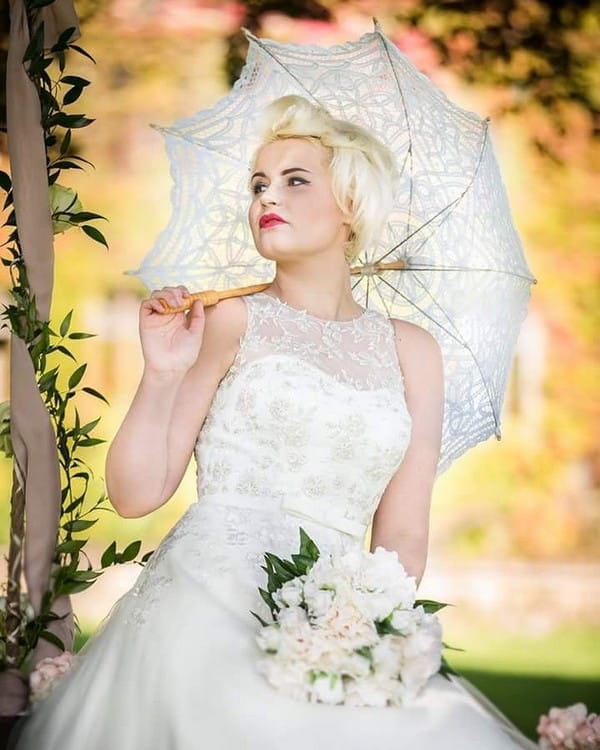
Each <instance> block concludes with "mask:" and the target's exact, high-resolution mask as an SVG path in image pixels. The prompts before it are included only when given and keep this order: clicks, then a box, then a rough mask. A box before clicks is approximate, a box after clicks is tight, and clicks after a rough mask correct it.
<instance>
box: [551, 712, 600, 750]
mask: <svg viewBox="0 0 600 750" xmlns="http://www.w3.org/2000/svg"><path fill="white" fill-rule="evenodd" d="M537 731H538V734H539V736H540V743H539V744H540V747H541V748H543V750H598V748H600V718H599V717H598V716H597V715H596V714H589V715H588V714H587V706H586V705H585V704H584V703H575V704H573V705H572V706H567V707H566V708H551V709H550V711H549V712H548V715H545V714H544V715H542V716H540V721H539V724H538V727H537Z"/></svg>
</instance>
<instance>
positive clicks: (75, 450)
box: [0, 0, 152, 669]
mask: <svg viewBox="0 0 600 750" xmlns="http://www.w3.org/2000/svg"><path fill="white" fill-rule="evenodd" d="M52 2H53V0H29V2H28V3H27V10H28V17H29V22H30V29H32V30H33V33H32V36H31V41H30V43H29V45H28V47H27V50H26V53H25V56H24V59H23V63H24V65H25V66H26V69H27V73H28V76H29V78H30V79H31V81H32V82H33V83H34V84H35V86H36V89H37V91H38V95H39V100H40V110H41V124H42V128H43V131H44V141H45V147H46V167H47V174H48V187H49V202H50V205H51V212H52V222H53V231H54V233H57V232H62V231H65V230H66V229H69V228H72V227H78V228H79V229H81V230H82V231H83V232H84V233H85V234H86V235H87V236H88V237H89V238H91V239H92V240H94V241H95V242H98V243H100V244H102V245H103V246H105V247H106V248H108V243H107V241H106V239H105V237H104V235H103V233H102V232H101V231H100V230H99V229H98V228H97V227H95V226H94V225H93V224H91V223H90V222H94V221H98V220H102V219H104V217H103V216H101V215H100V214H97V213H93V212H90V211H84V210H83V208H82V206H81V202H80V201H79V197H78V195H77V194H76V193H75V192H74V191H73V190H71V189H70V188H67V187H64V186H62V185H60V184H59V183H58V179H59V177H60V175H61V172H62V171H63V170H70V169H83V168H84V166H83V165H90V166H93V165H92V164H91V162H89V161H88V160H87V159H85V158H83V157H82V156H80V155H78V154H76V153H74V149H73V145H72V131H73V130H74V129H81V128H85V127H87V126H88V125H90V124H91V123H92V122H93V119H90V118H88V117H86V116H85V115H84V114H71V113H68V112H66V111H65V110H64V108H65V107H67V106H69V105H71V104H73V103H74V102H76V101H77V100H78V99H79V98H80V96H81V94H82V93H83V91H84V90H85V88H86V87H87V86H89V84H90V81H88V80H87V79H85V78H82V77H81V76H76V75H66V74H65V71H66V67H67V59H68V53H70V52H74V53H77V54H80V55H83V56H85V57H86V58H88V59H90V60H91V61H92V62H95V61H94V59H93V58H92V56H91V55H90V54H89V53H88V52H86V50H85V49H83V48H82V47H80V46H79V45H77V44H74V42H73V37H74V35H75V28H74V27H72V28H68V29H65V30H64V31H63V32H62V33H61V35H60V36H59V38H58V40H57V41H56V43H55V44H54V45H53V46H52V47H51V48H50V49H49V50H46V49H45V48H44V26H43V23H39V24H38V25H37V26H35V20H36V12H37V10H38V9H39V8H40V7H42V6H44V5H50V4H51V3H52ZM51 71H53V72H55V78H54V79H53V78H52V77H51V74H50V72H51ZM0 188H1V189H2V190H3V191H4V192H5V194H6V198H5V201H4V206H3V209H4V210H7V211H8V212H9V213H8V216H7V218H6V221H5V227H6V228H7V229H8V231H9V235H8V239H7V241H6V242H5V243H4V244H5V245H6V246H7V249H6V252H7V255H6V256H5V257H2V258H1V262H2V264H3V265H4V266H6V267H7V268H8V270H9V274H10V279H11V283H12V289H10V294H11V298H12V300H11V302H10V303H9V304H8V305H5V306H4V308H3V310H2V312H1V313H0V317H2V318H4V319H5V321H7V322H5V323H4V324H3V326H2V327H5V328H6V327H8V328H10V329H11V331H12V332H13V334H14V335H16V336H18V337H19V338H21V339H22V340H23V341H24V342H25V343H26V345H27V349H28V351H29V354H30V356H31V361H32V363H33V367H34V370H35V374H36V380H37V384H38V388H39V391H40V394H41V396H42V399H43V402H44V404H45V406H46V408H47V410H48V413H49V415H50V419H51V422H52V425H53V427H54V430H55V434H56V444H57V451H58V460H59V467H60V475H61V514H60V522H59V529H58V533H57V545H56V549H55V555H54V560H53V562H54V566H53V572H52V574H51V578H50V586H49V589H48V591H46V593H45V595H44V596H43V599H42V604H41V608H40V611H39V613H38V614H37V615H34V614H33V612H32V611H31V606H30V605H28V603H27V600H26V597H21V596H20V589H19V585H18V581H17V582H16V584H15V581H14V580H13V581H12V583H13V589H12V591H11V587H10V583H11V574H12V573H14V571H15V570H18V571H19V572H20V560H17V561H15V560H12V561H11V560H10V559H9V590H8V591H7V597H6V607H5V612H4V613H0V615H3V619H2V617H0V626H2V632H0V669H4V668H7V667H17V668H19V669H24V668H26V666H27V659H28V656H29V655H30V654H31V653H32V651H33V650H34V648H35V647H36V645H37V643H38V641H39V639H40V638H43V639H45V640H47V641H49V642H50V643H53V644H54V645H55V646H57V647H58V648H60V649H62V650H65V649H67V648H68V646H67V645H66V644H64V643H63V642H62V641H61V640H60V638H58V636H56V635H55V634H54V633H52V632H51V631H50V630H48V625H49V623H50V622H52V621H53V620H55V619H57V617H58V616H57V615H56V614H55V613H53V612H52V605H53V603H54V601H55V600H56V599H57V598H58V597H59V596H62V595H70V594H75V593H78V592H80V591H83V590H85V589H87V588H89V587H90V586H91V585H92V584H93V583H94V581H95V580H97V579H98V577H99V576H101V575H102V573H103V572H104V571H105V569H106V568H108V567H110V566H112V565H115V564H120V563H127V562H136V563H138V564H140V565H144V564H145V562H146V561H147V560H148V558H149V557H150V555H151V554H152V552H147V553H146V554H144V555H142V556H141V557H140V558H139V559H138V556H139V553H140V549H141V542H140V541H139V540H137V541H133V542H131V543H130V544H128V545H126V546H125V548H124V549H122V550H121V551H117V544H116V542H115V541H113V542H111V543H110V544H109V545H108V547H107V548H106V549H105V550H104V552H103V554H102V557H101V561H100V568H99V569H94V567H93V565H92V563H91V560H90V558H89V556H88V554H87V552H86V550H85V547H86V545H87V544H88V542H89V538H88V537H86V536H85V532H88V531H89V530H90V529H91V527H92V526H93V525H94V524H95V523H97V521H98V512H99V511H103V510H109V511H110V510H112V509H111V508H110V506H109V504H108V498H107V496H106V494H105V493H104V492H101V493H100V494H99V495H95V499H94V498H92V497H91V496H92V494H94V493H92V489H91V484H90V483H91V481H92V480H93V479H94V475H93V471H92V469H91V467H90V466H89V465H88V463H87V462H86V461H85V460H84V459H83V458H82V457H81V451H82V450H85V449H88V448H92V447H94V446H97V445H100V444H101V443H104V442H105V441H104V440H103V439H101V438H99V437H96V433H95V430H96V427H97V425H98V423H99V421H100V417H98V418H96V419H93V420H92V421H90V422H86V423H82V420H81V418H80V415H79V411H78V409H77V407H76V406H75V401H76V400H77V398H78V396H79V394H80V393H82V392H83V393H86V394H88V395H89V396H91V397H93V398H95V399H99V400H101V401H103V402H105V403H106V404H108V401H107V400H106V398H105V397H104V396H103V395H102V393H100V392H99V391H98V390H96V389H94V388H92V387H90V386H87V385H82V381H83V379H84V376H85V372H86V369H87V364H85V363H83V364H80V363H78V361H77V358H76V357H75V355H74V354H73V353H72V352H71V351H70V349H69V347H68V344H69V342H70V341H74V340H78V339H84V338H90V337H92V336H93V335H94V334H90V333H86V332H83V331H73V330H71V322H72V315H73V310H71V311H70V312H69V313H67V315H66V316H65V317H64V319H63V320H62V321H61V322H60V325H59V326H58V331H55V330H54V328H53V327H51V324H50V322H49V321H45V320H40V319H39V318H38V315H37V309H36V300H35V297H34V295H32V294H31V291H30V287H29V284H28V280H27V269H26V266H25V261H24V257H23V253H22V249H21V244H20V240H19V232H18V227H17V221H16V215H15V209H14V199H13V190H12V181H11V178H10V176H9V175H8V174H7V173H6V172H2V171H0ZM72 363H75V365H74V368H73V365H72ZM68 367H71V371H70V372H69V371H68V369H67V368H68ZM9 420H10V417H9V414H8V409H7V408H6V406H4V408H3V409H2V418H1V419H0V447H1V448H2V449H3V451H4V452H5V453H6V455H7V456H10V455H11V454H12V451H11V446H10V438H9ZM13 500H14V495H13ZM14 511H15V508H14V507H13V510H12V512H11V539H12V538H13V536H14V534H15V532H16V534H17V536H18V535H19V534H20V535H21V538H20V547H19V549H18V550H17V551H16V552H15V553H14V554H18V555H20V554H21V550H22V541H23V540H22V533H23V528H22V519H21V521H19V520H18V519H16V517H17V516H18V515H19V514H18V513H16V514H15V512H14ZM15 524H16V528H15ZM11 562H12V563H13V565H11ZM14 563H18V564H17V565H16V567H15V565H14ZM15 585H16V588H15ZM11 595H12V601H11ZM15 598H16V600H15ZM11 615H12V617H13V618H14V617H17V618H18V626H19V627H18V638H17V639H16V640H15V639H13V641H12V642H11V639H10V638H9V637H8V634H9V631H10V627H9V623H8V620H9V618H10V616H11Z"/></svg>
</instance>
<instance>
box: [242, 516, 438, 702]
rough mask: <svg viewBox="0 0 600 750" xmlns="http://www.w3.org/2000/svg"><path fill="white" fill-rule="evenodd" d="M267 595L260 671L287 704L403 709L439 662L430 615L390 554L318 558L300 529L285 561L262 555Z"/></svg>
mask: <svg viewBox="0 0 600 750" xmlns="http://www.w3.org/2000/svg"><path fill="white" fill-rule="evenodd" d="M265 563H266V564H265V566H264V567H263V570H264V571H265V572H266V573H267V577H268V582H267V588H266V590H265V589H259V592H260V594H261V596H262V598H263V600H264V601H265V602H266V604H267V605H268V607H269V609H270V611H271V615H272V617H273V621H272V622H270V623H269V622H266V621H265V620H264V619H263V618H261V617H260V616H259V615H257V614H256V613H252V614H254V615H255V617H257V619H258V620H259V621H260V622H261V624H262V625H263V628H262V630H261V631H260V633H259V634H258V636H257V642H258V645H259V647H260V649H261V650H262V651H263V652H264V658H262V659H261V660H260V661H259V670H260V672H261V673H262V674H264V675H265V677H266V679H267V680H268V681H269V683H270V684H271V685H273V686H274V687H276V688H278V689H279V690H281V691H283V692H284V693H286V694H287V695H289V696H291V697H293V698H296V699H299V700H307V701H311V702H322V703H333V704H335V703H344V704H346V705H352V706H387V705H401V704H403V703H406V702H407V701H408V700H410V699H411V698H413V697H414V696H416V695H417V694H418V693H419V691H420V690H421V688H422V687H423V686H424V685H425V683H426V682H427V681H428V680H429V678H430V677H431V676H432V675H434V674H435V673H436V672H442V673H445V672H448V671H450V669H449V668H448V666H447V665H446V664H445V662H444V660H443V659H442V653H441V652H442V646H443V644H442V632H441V626H440V623H439V620H438V618H437V617H436V616H435V614H434V613H435V612H436V611H437V610H439V609H441V608H442V607H444V606H445V605H444V604H442V603H438V602H433V601H430V600H420V601H419V600H416V599H415V596H416V582H415V579H414V578H413V577H411V576H408V575H407V574H406V571H405V570H404V568H403V566H402V565H401V563H400V562H399V560H398V555H397V554H396V553H395V552H390V551H388V550H386V549H384V548H383V547H377V549H376V550H375V551H374V552H366V551H364V550H360V549H358V550H352V551H350V552H347V553H344V554H337V555H333V554H327V555H320V553H319V550H318V548H317V546H316V545H315V543H314V542H313V541H312V540H311V539H310V537H309V536H308V535H307V534H306V532H305V531H304V530H303V529H300V550H299V553H298V554H296V555H292V559H291V560H282V559H281V558H279V557H277V556H276V555H273V554H271V553H267V554H265Z"/></svg>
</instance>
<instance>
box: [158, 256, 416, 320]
mask: <svg viewBox="0 0 600 750" xmlns="http://www.w3.org/2000/svg"><path fill="white" fill-rule="evenodd" d="M405 268H407V264H406V261H404V260H395V261H392V262H390V263H370V264H368V265H364V266H355V267H354V268H351V269H350V273H351V274H352V275H356V274H361V275H363V276H375V275H377V274H378V273H380V272H381V271H401V270H403V269H405ZM271 283H272V282H271V281H268V282H266V283H265V284H254V285H253V286H242V287H238V288H237V289H224V290H222V291H220V292H217V291H215V290H213V289H209V290H207V291H205V292H195V293H194V294H190V296H189V297H186V298H185V300H184V303H183V304H182V305H180V306H179V307H169V305H168V304H167V302H166V300H164V299H161V300H160V303H161V305H162V307H163V310H162V314H163V315H167V314H172V313H179V312H185V310H189V308H190V307H191V306H192V305H193V304H194V302H196V301H197V300H200V301H201V302H202V304H203V306H204V307H210V306H211V305H216V304H217V302H220V301H221V300H222V299H229V297H242V296H244V295H246V294H256V292H262V291H264V290H265V289H266V288H267V287H268V286H270V285H271Z"/></svg>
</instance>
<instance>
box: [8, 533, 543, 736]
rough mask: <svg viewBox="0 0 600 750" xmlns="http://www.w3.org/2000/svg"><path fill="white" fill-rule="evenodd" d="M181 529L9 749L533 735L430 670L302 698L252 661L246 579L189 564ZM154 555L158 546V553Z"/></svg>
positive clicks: (253, 628)
mask: <svg viewBox="0 0 600 750" xmlns="http://www.w3.org/2000/svg"><path fill="white" fill-rule="evenodd" d="M197 543H198V542H197V540H194V539H192V538H186V537H183V538H182V539H181V540H177V541H176V542H175V543H172V544H171V546H170V547H169V549H168V552H167V553H166V554H164V555H163V556H162V557H160V559H159V560H158V562H157V563H156V564H155V565H153V566H152V567H151V568H150V569H147V570H144V571H143V573H142V576H144V577H145V581H144V589H145V593H144V597H143V604H142V605H141V603H140V599H141V597H140V595H139V589H137V590H136V587H134V588H133V589H132V590H131V591H129V592H128V593H126V594H125V595H124V596H123V597H121V598H120V599H119V600H118V601H117V603H116V604H115V605H114V606H113V608H112V610H111V612H110V613H109V615H108V616H107V617H106V618H105V620H104V622H103V623H102V625H101V627H100V628H99V630H98V631H97V632H96V633H95V634H94V636H93V637H92V638H91V639H90V640H89V641H88V642H87V644H86V646H85V647H84V649H83V650H82V651H81V652H80V656H79V660H78V662H77V664H76V666H75V667H74V669H73V670H72V671H71V672H70V673H69V674H68V675H67V676H66V677H65V678H63V680H62V681H61V682H60V683H59V684H58V685H57V686H56V687H55V688H54V690H53V691H52V692H51V693H50V695H49V696H48V697H47V698H46V699H44V700H43V701H42V702H40V703H38V704H37V706H36V707H35V709H34V710H33V712H32V714H31V715H30V716H29V717H27V719H25V720H24V721H22V722H21V724H20V725H19V726H18V727H17V730H18V731H17V732H16V736H15V737H13V740H12V744H11V745H10V748H11V750H199V749H200V748H202V749H204V748H206V750H209V749H210V750H238V749H239V750H282V749H283V748H287V750H305V749H306V748H307V747H311V748H327V749H328V750H372V749H373V748H376V749H377V750H401V749H402V748H418V750H441V749H442V748H443V750H515V748H530V750H533V749H534V748H535V747H536V745H534V743H532V742H531V741H529V740H527V739H526V738H525V737H524V736H523V735H522V734H520V733H519V732H518V731H517V730H516V729H515V728H514V727H513V726H512V725H511V724H510V723H509V722H508V721H507V720H505V719H504V717H503V716H502V715H501V714H499V713H498V712H497V711H496V710H495V709H494V707H493V706H492V705H491V704H489V703H488V702H486V700H485V698H483V696H481V695H480V694H478V693H477V691H476V690H475V689H474V688H473V687H472V686H471V685H470V684H469V683H467V682H466V681H461V680H454V679H453V680H452V681H449V680H447V679H446V678H444V677H442V676H440V675H436V676H435V677H433V678H432V679H431V680H430V681H429V683H428V685H427V686H426V688H425V689H424V691H423V692H422V693H421V694H420V695H419V696H418V697H417V698H416V699H415V700H414V702H413V703H411V704H410V705H408V706H404V707H399V708H397V707H394V708H392V707H387V708H372V707H360V708H354V707H349V706H343V705H337V706H334V705H325V704H311V703H302V702H299V701H297V700H294V699H293V698H289V697H287V696H286V695H283V694H282V693H280V692H279V691H277V690H275V689H274V688H272V687H271V686H270V685H269V684H268V683H267V682H266V680H265V678H264V677H263V676H262V675H261V674H260V673H259V672H258V669H257V661H258V659H259V657H260V653H259V650H258V647H257V645H256V643H255V634H256V632H257V629H258V628H259V627H260V626H259V625H258V623H257V622H256V620H255V619H254V618H253V617H252V616H251V615H250V614H249V611H248V603H249V599H248V586H247V583H246V582H243V581H241V580H240V579H239V578H238V577H236V576H235V575H229V576H225V577H224V578H222V579H221V580H219V581H213V582H212V584H211V583H207V581H211V580H212V578H211V577H208V578H207V577H206V576H205V575H201V574H199V571H198V570H197V568H195V567H194V566H193V565H190V555H191V554H192V550H191V549H190V545H194V544H197ZM155 554H156V553H155Z"/></svg>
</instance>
